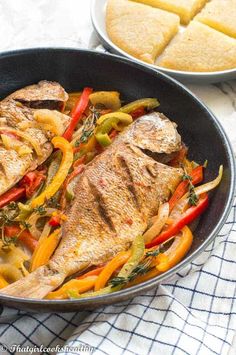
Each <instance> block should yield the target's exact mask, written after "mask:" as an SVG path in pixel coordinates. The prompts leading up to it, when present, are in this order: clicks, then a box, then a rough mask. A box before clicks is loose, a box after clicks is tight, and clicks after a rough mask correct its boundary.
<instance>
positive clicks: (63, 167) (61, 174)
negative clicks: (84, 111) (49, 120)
mask: <svg viewBox="0 0 236 355" xmlns="http://www.w3.org/2000/svg"><path fill="white" fill-rule="evenodd" d="M52 144H53V145H54V148H59V149H60V150H61V151H62V153H63V154H62V160H61V164H60V167H59V169H58V171H57V173H56V175H55V176H54V178H53V179H52V182H51V183H50V184H49V185H48V186H47V187H46V189H45V190H44V191H43V192H42V193H41V194H40V195H39V196H38V197H36V198H35V199H34V200H33V201H31V207H32V208H35V207H37V206H41V205H43V204H44V202H45V201H46V200H48V199H50V198H51V197H52V196H54V195H55V193H56V192H57V191H58V190H59V188H60V187H61V186H62V184H63V182H64V181H65V179H66V177H67V174H68V172H69V170H70V167H71V166H72V164H73V148H72V146H71V145H70V143H69V142H68V141H67V140H66V139H65V138H63V137H54V138H53V139H52Z"/></svg>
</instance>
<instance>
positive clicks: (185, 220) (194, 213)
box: [146, 195, 209, 248]
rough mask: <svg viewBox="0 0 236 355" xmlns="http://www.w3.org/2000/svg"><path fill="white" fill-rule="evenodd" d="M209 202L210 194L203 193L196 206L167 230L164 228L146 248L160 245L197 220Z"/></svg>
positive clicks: (189, 209)
mask: <svg viewBox="0 0 236 355" xmlns="http://www.w3.org/2000/svg"><path fill="white" fill-rule="evenodd" d="M208 204H209V198H208V195H203V196H202V197H200V199H199V201H198V204H197V205H196V206H192V207H190V208H188V209H187V210H186V212H184V213H183V215H182V216H181V217H180V219H178V220H177V221H175V222H173V223H172V224H171V225H170V226H169V227H168V228H167V229H166V230H164V231H163V232H162V233H161V234H159V235H158V236H157V237H156V238H155V239H153V240H152V241H151V242H150V243H147V244H146V248H152V247H154V246H155V245H159V244H161V243H164V242H165V241H166V240H168V239H169V238H171V237H172V236H174V235H176V234H178V233H179V231H180V230H181V229H182V228H183V227H184V226H186V225H187V224H190V223H191V222H192V221H193V220H195V219H196V218H197V217H198V216H200V215H201V214H202V213H203V212H204V211H205V209H206V208H207V206H208Z"/></svg>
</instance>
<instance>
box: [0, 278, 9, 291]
mask: <svg viewBox="0 0 236 355" xmlns="http://www.w3.org/2000/svg"><path fill="white" fill-rule="evenodd" d="M8 285H9V283H8V282H7V281H6V280H5V279H4V277H3V276H2V275H0V289H1V288H4V287H6V286H8Z"/></svg>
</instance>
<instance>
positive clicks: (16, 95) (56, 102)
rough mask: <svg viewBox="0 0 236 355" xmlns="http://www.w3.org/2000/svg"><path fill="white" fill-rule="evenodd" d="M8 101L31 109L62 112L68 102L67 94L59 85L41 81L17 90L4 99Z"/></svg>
mask: <svg viewBox="0 0 236 355" xmlns="http://www.w3.org/2000/svg"><path fill="white" fill-rule="evenodd" d="M9 99H13V100H15V101H18V102H21V103H22V104H24V106H27V107H31V108H37V109H38V108H48V109H50V110H58V111H62V109H63V108H64V107H65V104H66V101H67V100H68V94H67V92H66V91H65V90H64V89H63V87H62V86H61V85H60V84H59V83H57V82H54V81H46V80H42V81H40V82H39V83H38V84H33V85H29V86H26V87H25V88H22V89H19V90H17V91H15V92H13V93H12V94H11V95H9V96H7V97H6V98H5V100H9Z"/></svg>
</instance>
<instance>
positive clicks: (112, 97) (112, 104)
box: [89, 91, 121, 111]
mask: <svg viewBox="0 0 236 355" xmlns="http://www.w3.org/2000/svg"><path fill="white" fill-rule="evenodd" d="M89 100H90V101H91V103H92V105H93V106H96V105H103V106H105V107H106V108H108V109H111V110H112V111H117V110H119V108H120V106H121V103H120V94H119V92H117V91H96V92H94V93H93V94H91V95H90V96H89Z"/></svg>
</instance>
